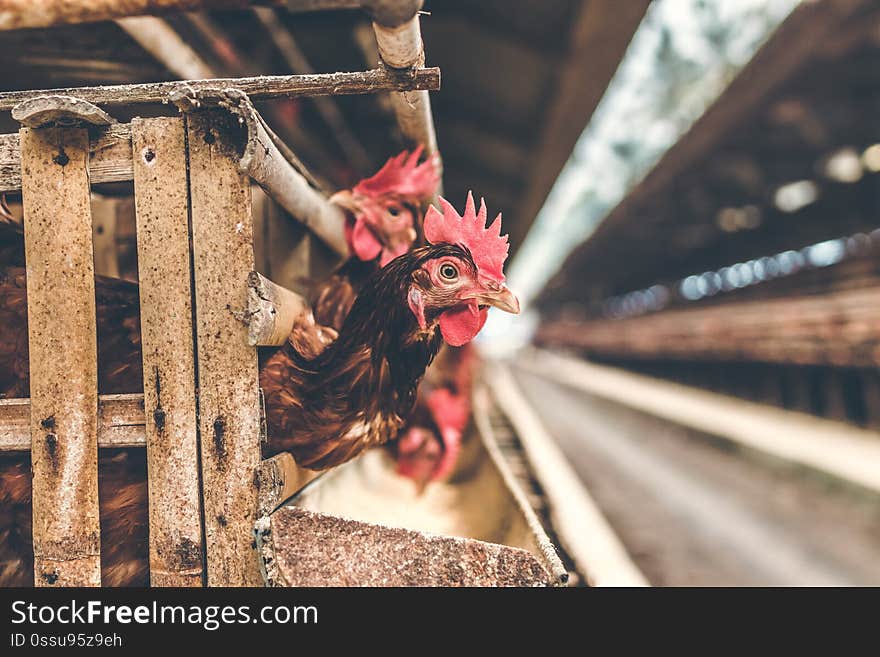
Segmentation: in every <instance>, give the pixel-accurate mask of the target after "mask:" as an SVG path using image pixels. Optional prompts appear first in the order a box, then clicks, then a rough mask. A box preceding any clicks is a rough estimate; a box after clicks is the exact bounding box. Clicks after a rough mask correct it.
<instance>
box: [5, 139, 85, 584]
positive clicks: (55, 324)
mask: <svg viewBox="0 0 880 657" xmlns="http://www.w3.org/2000/svg"><path fill="white" fill-rule="evenodd" d="M20 134H21V163H22V164H21V166H22V201H23V206H24V238H25V257H26V259H27V264H28V277H27V291H28V344H29V353H30V389H31V404H30V407H31V408H30V410H31V421H30V433H31V442H32V447H31V458H32V464H33V549H34V578H35V582H36V585H37V586H53V585H57V586H100V584H101V532H100V525H99V513H98V440H97V416H98V354H97V329H96V326H95V274H94V264H93V260H92V216H91V209H90V197H89V194H90V188H89V173H88V167H87V165H88V157H89V137H88V133H87V131H86V129H85V128H46V129H41V130H35V129H32V128H22V130H21V133H20Z"/></svg>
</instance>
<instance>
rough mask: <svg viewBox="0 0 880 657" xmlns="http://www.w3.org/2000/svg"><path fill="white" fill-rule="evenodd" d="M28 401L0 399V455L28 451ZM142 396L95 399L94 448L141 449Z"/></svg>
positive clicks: (113, 396) (143, 438)
mask: <svg viewBox="0 0 880 657" xmlns="http://www.w3.org/2000/svg"><path fill="white" fill-rule="evenodd" d="M30 418H31V400H30V399H27V398H19V399H0V452H26V451H29V450H30V449H31V435H30ZM145 444H146V437H145V434H144V396H143V395H142V394H140V393H137V394H130V395H100V396H99V397H98V447H99V448H105V447H143V446H144V445H145Z"/></svg>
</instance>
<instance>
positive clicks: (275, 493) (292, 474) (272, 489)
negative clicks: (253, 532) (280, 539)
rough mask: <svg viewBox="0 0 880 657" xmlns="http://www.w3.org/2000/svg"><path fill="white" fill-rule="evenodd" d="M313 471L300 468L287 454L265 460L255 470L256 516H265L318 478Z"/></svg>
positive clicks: (282, 453) (316, 473) (283, 453)
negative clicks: (256, 489) (258, 499)
mask: <svg viewBox="0 0 880 657" xmlns="http://www.w3.org/2000/svg"><path fill="white" fill-rule="evenodd" d="M318 475H319V473H318V472H316V471H314V470H306V469H305V468H301V467H299V466H298V465H297V464H296V461H294V459H293V456H292V455H291V454H289V453H288V452H281V453H280V454H276V455H275V456H273V457H271V458H268V459H265V460H264V461H263V462H262V463H261V464H260V467H259V469H258V470H257V480H258V481H259V488H260V504H259V511H258V514H259V515H260V516H267V515H269V514H270V513H272V512H273V511H274V510H275V509H276V508H278V505H279V504H281V503H282V502H284V500H286V499H287V498H289V497H290V496H291V495H293V494H294V493H296V492H297V491H298V490H300V489H301V488H302V487H303V486H305V485H306V484H307V483H309V482H310V481H312V480H314V479H315V478H316V477H318Z"/></svg>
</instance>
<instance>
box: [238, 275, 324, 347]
mask: <svg viewBox="0 0 880 657" xmlns="http://www.w3.org/2000/svg"><path fill="white" fill-rule="evenodd" d="M247 283H248V303H247V325H248V344H249V345H251V346H252V347H255V346H260V347H272V346H276V347H277V346H279V345H282V344H284V343H285V342H286V341H287V338H288V336H289V335H290V332H291V330H292V329H293V323H294V321H295V320H296V318H297V317H299V315H300V314H302V313H303V311H310V310H311V307H310V306H309V304H308V303H306V300H305V299H303V298H302V297H301V296H300V295H298V294H296V293H295V292H291V291H290V290H288V289H286V288H283V287H281V286H280V285H276V284H275V283H273V282H272V281H270V280H269V279H268V278H266V277H265V276H262V275H261V274H259V273H257V272H255V271H252V272H251V273H250V274H248V279H247Z"/></svg>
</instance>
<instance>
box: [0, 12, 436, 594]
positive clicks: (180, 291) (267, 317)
mask: <svg viewBox="0 0 880 657" xmlns="http://www.w3.org/2000/svg"><path fill="white" fill-rule="evenodd" d="M38 4H40V5H46V6H49V5H52V4H53V3H52V2H51V0H45V1H43V0H41V2H39V3H38ZM330 4H333V3H330ZM336 4H339V3H336ZM349 4H352V3H349ZM356 4H358V6H360V4H361V3H356ZM385 4H388V3H385ZM400 4H401V7H402V6H403V5H406V7H404V9H405V10H406V11H404V12H403V13H404V14H406V15H403V14H401V16H400V17H399V21H397V19H395V20H389V19H388V16H387V15H386V9H387V8H385V9H382V12H379V13H380V14H382V16H380V15H378V14H377V15H374V19H375V20H376V21H377V25H384V26H386V27H388V28H389V29H391V28H393V27H394V25H395V24H396V23H406V22H407V21H412V20H416V21H417V18H416V19H412V16H413V15H414V14H415V10H416V9H417V8H418V6H419V4H420V3H418V2H415V3H413V2H409V3H400ZM410 5H412V6H411V7H410ZM152 6H153V5H151V3H150V1H149V0H145V2H143V3H142V9H143V10H144V11H149V10H150V8H151V7H152ZM382 6H383V7H384V4H383V5H382ZM389 6H390V5H389ZM55 8H56V9H57V8H58V7H55ZM86 9H87V8H86V7H85V6H79V5H77V3H67V5H66V9H65V10H70V11H74V12H75V11H79V10H86ZM398 9H400V7H398ZM410 9H412V11H410ZM401 11H403V9H401ZM391 13H392V14H394V12H391ZM398 13H399V12H398ZM383 16H384V18H383ZM395 16H396V14H395ZM19 18H22V17H21V16H18V17H12V18H10V16H8V15H4V14H3V12H0V29H2V26H3V25H7V26H8V25H9V21H10V20H17V19H19ZM25 18H27V17H25ZM70 18H73V20H81V19H88V16H86V15H77V17H74V16H73V14H71V15H69V16H67V15H64V16H62V15H59V16H56V17H54V18H52V20H53V22H70V21H68V20H67V19H70ZM392 18H393V16H392ZM40 20H43V19H40ZM377 29H378V28H377ZM419 47H421V46H419ZM420 61H421V60H420ZM439 80H440V73H439V70H438V69H426V68H421V67H420V64H419V65H418V66H408V67H406V68H405V69H404V68H403V67H399V68H398V69H395V68H393V67H391V68H380V69H376V70H372V71H363V72H355V73H334V74H321V75H316V74H310V75H292V76H261V77H258V78H237V79H218V80H193V81H186V82H162V83H151V84H132V85H118V86H108V87H83V88H76V89H57V90H49V91H24V92H8V93H0V110H2V109H7V110H9V109H13V110H14V111H13V116H14V118H17V119H19V120H20V121H22V122H23V123H25V124H26V125H33V126H35V127H25V128H22V130H21V132H20V134H18V135H0V192H15V191H18V190H21V192H22V197H23V205H24V206H25V219H24V229H25V241H26V251H27V253H26V256H27V261H28V270H29V274H28V292H29V309H28V312H29V330H30V355H31V356H32V362H31V368H30V372H31V392H32V398H30V399H4V400H0V451H28V450H30V452H31V457H32V459H33V465H34V485H33V502H34V508H33V513H34V551H35V566H34V569H35V580H36V582H37V584H39V585H80V586H98V585H100V583H101V579H100V577H101V572H100V566H101V564H100V556H101V553H100V527H99V522H98V490H97V450H98V448H106V447H133V448H140V447H146V449H147V458H148V465H149V481H148V486H149V502H150V505H149V506H150V509H149V511H150V519H149V520H150V570H151V584H152V585H154V586H198V585H202V584H207V585H221V586H246V585H259V584H261V583H262V580H261V578H260V573H259V568H258V564H257V560H256V554H255V553H254V551H253V549H252V545H251V543H252V530H253V527H254V522H255V520H256V518H257V514H258V512H259V511H261V510H262V511H265V510H267V509H270V508H274V507H275V506H277V504H278V503H279V502H282V501H283V500H284V498H286V497H287V496H288V495H289V494H290V493H292V492H295V490H297V489H298V488H299V487H301V486H302V485H303V484H305V483H306V482H308V481H309V480H311V479H312V478H314V476H315V475H314V473H307V472H304V471H302V470H301V469H299V468H298V467H297V466H296V464H295V463H294V462H293V460H292V458H291V457H290V456H289V455H287V454H280V455H278V456H275V457H273V458H272V459H269V460H267V461H265V462H262V464H261V452H260V450H261V441H262V439H263V435H262V432H263V430H264V429H263V427H264V419H263V417H262V412H261V401H260V390H259V381H258V370H257V354H256V350H255V348H254V345H261V344H273V345H277V344H279V343H281V342H283V339H285V338H286V336H287V335H288V334H289V331H290V328H291V325H292V323H293V321H294V320H295V319H296V317H297V316H298V314H299V313H300V312H302V311H303V310H304V309H305V308H307V304H306V303H305V301H304V300H303V299H302V298H301V297H299V296H298V295H296V294H294V293H292V292H290V291H289V290H285V289H284V288H282V287H280V286H278V285H276V284H274V283H272V282H271V281H269V280H268V279H266V278H264V277H262V276H260V275H259V274H257V273H256V272H255V271H254V245H253V221H252V216H251V184H252V182H256V183H258V184H259V185H260V186H261V187H262V188H263V189H264V190H265V191H266V192H267V194H269V195H270V196H271V197H272V198H273V199H275V200H276V201H277V202H278V203H279V205H281V206H282V207H284V208H285V209H286V210H287V211H289V212H290V213H291V214H293V215H294V217H295V218H297V219H298V220H300V221H301V222H302V223H303V224H304V225H305V226H307V227H308V228H309V229H310V230H311V231H312V232H313V233H314V234H315V236H317V237H319V238H320V239H322V240H323V241H324V242H325V243H327V244H328V245H329V246H330V247H331V248H332V249H333V250H335V251H336V252H337V254H339V255H345V254H346V253H347V248H346V246H345V242H344V238H343V235H342V225H343V221H344V215H343V214H342V212H341V210H339V208H337V207H336V206H333V205H330V204H329V203H328V201H327V200H326V198H325V196H324V194H323V192H322V191H321V190H319V189H318V188H317V185H316V184H315V182H314V179H313V178H312V177H311V176H310V175H309V174H308V172H307V171H306V170H305V168H304V167H303V166H302V164H301V163H300V162H299V160H298V159H297V158H296V157H295V156H294V155H293V153H292V152H290V149H289V148H287V147H286V146H285V145H284V144H283V143H282V142H281V141H280V140H279V139H278V138H277V136H275V135H274V133H272V131H271V129H269V127H268V126H267V125H266V124H265V122H264V121H263V120H262V118H261V117H260V116H259V114H257V113H256V111H255V110H254V108H253V105H252V104H251V102H250V98H249V96H248V94H250V96H252V97H254V98H258V99H266V98H278V97H295V96H320V95H340V94H347V93H375V92H377V91H383V90H385V91H394V92H407V93H408V92H419V93H422V92H424V93H425V96H424V98H425V100H426V99H427V95H426V92H427V90H429V89H437V88H439ZM169 101H171V102H175V103H176V104H177V106H178V109H180V110H181V112H182V113H183V114H184V115H183V116H182V117H167V118H156V119H135V120H133V121H132V122H131V123H130V124H119V123H117V122H116V121H115V119H113V118H112V117H111V116H110V115H108V114H107V113H106V112H105V111H104V110H102V109H101V108H100V107H98V106H97V105H101V106H103V107H114V106H118V105H131V104H137V103H157V102H162V103H166V102H169ZM421 107H422V110H420V116H421V117H422V120H425V119H426V120H427V121H428V123H429V124H430V127H431V129H430V134H429V133H426V132H424V131H422V132H419V133H418V134H424V135H427V136H425V139H426V140H427V141H428V142H429V143H428V144H427V145H428V146H429V148H428V150H429V152H431V151H433V150H435V148H436V145H435V143H434V138H433V121H432V120H431V117H430V106H429V105H427V104H425V103H422V104H421ZM426 108H427V111H424V110H425V109H426ZM59 119H60V122H59ZM56 126H61V127H56ZM413 134H415V133H413ZM429 137H430V138H429ZM256 142H259V145H260V147H257V146H256ZM124 181H133V182H134V203H135V209H136V217H137V245H138V259H139V279H140V280H139V283H140V296H141V309H142V311H141V337H142V344H143V349H142V350H143V371H144V393H143V394H129V395H102V396H100V397H99V396H98V394H97V392H98V390H97V348H96V339H97V337H96V333H97V331H96V319H95V318H96V314H95V290H94V266H95V265H94V259H93V248H92V217H91V211H90V205H89V201H90V188H91V185H92V184H101V183H110V182H124ZM59 208H62V209H61V210H59ZM50 223H51V225H50ZM248 285H250V287H248ZM59 306H60V307H62V309H63V312H59ZM58 317H64V327H63V330H62V327H60V326H58V325H57V324H58V322H59V321H60V320H58V319H57V318H58ZM58 335H64V336H65V338H66V343H67V340H72V341H73V342H74V343H75V348H70V345H67V346H66V348H65V349H59V348H58V345H57V340H58V337H57V336H58ZM197 386H198V388H197Z"/></svg>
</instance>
